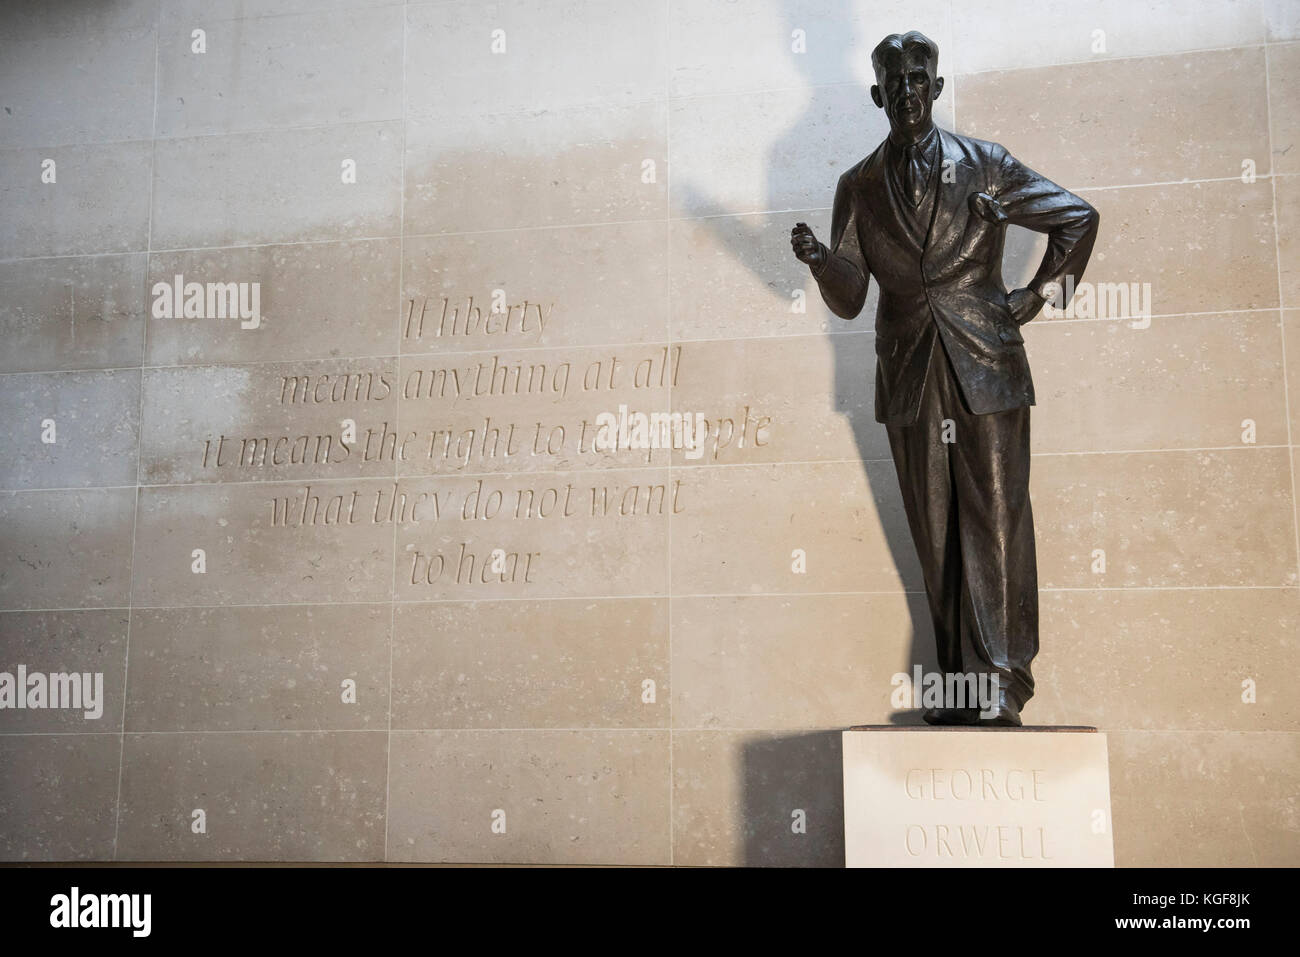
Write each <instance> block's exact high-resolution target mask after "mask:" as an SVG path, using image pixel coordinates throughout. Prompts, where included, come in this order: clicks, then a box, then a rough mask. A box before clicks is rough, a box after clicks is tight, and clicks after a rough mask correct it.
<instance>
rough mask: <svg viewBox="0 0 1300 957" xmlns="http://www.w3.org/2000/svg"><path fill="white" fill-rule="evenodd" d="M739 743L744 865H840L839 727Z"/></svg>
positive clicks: (841, 781)
mask: <svg viewBox="0 0 1300 957" xmlns="http://www.w3.org/2000/svg"><path fill="white" fill-rule="evenodd" d="M742 748H743V752H744V753H743V754H742V755H741V767H742V768H743V769H744V770H743V772H742V773H743V774H744V782H743V783H744V788H743V790H744V798H743V802H742V814H743V820H742V828H743V830H742V833H743V835H744V845H743V847H742V848H741V856H742V862H743V863H744V864H745V866H747V867H843V866H844V773H843V766H844V764H843V758H842V754H843V752H842V749H841V747H840V732H839V731H811V732H803V733H797V734H784V735H773V736H771V737H762V738H758V737H755V738H751V739H749V740H746V741H745V743H744V744H743V745H742ZM800 812H802V823H803V826H804V827H805V831H804V832H803V833H800V832H799V830H798V826H799V817H800Z"/></svg>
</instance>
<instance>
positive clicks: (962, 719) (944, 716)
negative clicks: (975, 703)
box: [921, 708, 980, 724]
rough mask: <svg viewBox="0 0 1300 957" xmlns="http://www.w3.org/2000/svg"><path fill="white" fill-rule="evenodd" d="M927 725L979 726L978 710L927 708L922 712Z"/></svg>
mask: <svg viewBox="0 0 1300 957" xmlns="http://www.w3.org/2000/svg"><path fill="white" fill-rule="evenodd" d="M921 717H922V718H923V719H924V720H925V723H926V724H979V723H980V713H979V709H978V708H926V709H925V711H923V712H921Z"/></svg>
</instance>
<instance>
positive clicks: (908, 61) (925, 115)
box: [871, 49, 943, 137]
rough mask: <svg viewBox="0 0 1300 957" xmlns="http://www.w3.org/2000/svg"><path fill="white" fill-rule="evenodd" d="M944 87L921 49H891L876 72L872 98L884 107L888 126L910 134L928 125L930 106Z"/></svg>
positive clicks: (914, 133) (922, 131)
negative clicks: (898, 50)
mask: <svg viewBox="0 0 1300 957" xmlns="http://www.w3.org/2000/svg"><path fill="white" fill-rule="evenodd" d="M942 89H943V77H937V76H935V75H934V64H933V63H932V62H931V61H930V58H929V57H927V56H926V55H925V53H924V52H923V51H921V50H917V49H905V50H903V51H901V52H897V51H892V50H891V51H890V52H889V53H888V54H886V56H885V57H884V58H883V62H882V63H881V65H880V70H879V71H877V73H876V86H873V87H872V88H871V98H872V99H873V100H875V102H876V105H877V106H880V107H883V108H884V110H885V115H886V116H888V117H889V126H890V129H892V130H894V131H895V132H896V133H900V134H902V135H904V136H908V137H912V136H915V135H917V134H919V133H924V132H925V131H926V130H927V129H929V127H930V110H931V107H932V106H933V104H934V101H935V100H937V99H938V98H939V92H940V91H941V90H942Z"/></svg>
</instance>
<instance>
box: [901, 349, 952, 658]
mask: <svg viewBox="0 0 1300 957" xmlns="http://www.w3.org/2000/svg"><path fill="white" fill-rule="evenodd" d="M936 361H938V362H941V363H946V361H947V360H946V358H945V357H944V352H943V347H942V346H941V345H939V344H938V337H937V336H936V337H935V344H934V346H933V351H932V353H931V357H930V363H931V368H930V371H929V373H928V374H927V376H926V385H925V389H924V391H923V392H922V395H921V403H920V409H919V411H918V413H917V417H916V422H915V423H914V424H913V425H908V426H889V427H888V430H887V431H888V433H889V446H890V450H891V452H892V454H893V458H894V468H895V471H896V472H897V474H898V486H899V490H900V491H901V493H902V497H903V508H904V510H905V511H906V513H907V523H908V527H909V528H910V529H911V532H912V542H913V543H914V544H915V546H916V552H917V557H918V558H919V559H920V561H921V571H922V574H923V576H924V580H925V593H926V599H927V601H928V603H929V607H930V617H931V619H932V620H933V622H934V635H935V641H936V644H937V649H938V662H939V667H940V669H941V670H943V671H945V672H947V671H952V670H960V668H961V663H962V654H961V630H962V629H961V621H960V614H961V606H960V603H959V601H958V597H959V595H960V594H961V591H962V588H961V551H960V543H959V539H958V536H957V523H956V515H955V514H954V508H953V506H954V504H955V499H954V489H953V484H952V480H951V478H952V477H951V469H950V465H949V462H948V447H947V446H946V445H945V444H944V442H943V420H944V419H945V418H946V415H945V413H944V410H943V403H942V396H941V394H940V391H939V389H938V387H937V375H936V371H937V370H936V369H935V368H934V364H935V363H936Z"/></svg>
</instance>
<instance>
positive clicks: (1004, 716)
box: [976, 701, 1023, 728]
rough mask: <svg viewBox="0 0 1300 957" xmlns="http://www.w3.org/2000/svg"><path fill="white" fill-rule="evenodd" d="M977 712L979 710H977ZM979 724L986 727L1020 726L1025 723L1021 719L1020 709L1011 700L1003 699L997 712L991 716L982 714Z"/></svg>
mask: <svg viewBox="0 0 1300 957" xmlns="http://www.w3.org/2000/svg"><path fill="white" fill-rule="evenodd" d="M976 713H977V714H978V713H979V712H976ZM979 724H980V726H981V727H985V728H1020V727H1023V724H1022V723H1021V721H1020V709H1019V708H1017V707H1016V706H1015V705H1014V704H1012V703H1011V702H1010V701H1003V702H1002V703H1001V704H1000V705H999V706H998V709H997V712H996V713H995V714H994V715H993V716H992V717H989V718H985V717H984V716H982V715H981V716H980V719H979Z"/></svg>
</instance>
